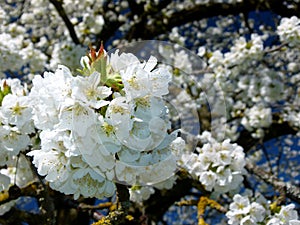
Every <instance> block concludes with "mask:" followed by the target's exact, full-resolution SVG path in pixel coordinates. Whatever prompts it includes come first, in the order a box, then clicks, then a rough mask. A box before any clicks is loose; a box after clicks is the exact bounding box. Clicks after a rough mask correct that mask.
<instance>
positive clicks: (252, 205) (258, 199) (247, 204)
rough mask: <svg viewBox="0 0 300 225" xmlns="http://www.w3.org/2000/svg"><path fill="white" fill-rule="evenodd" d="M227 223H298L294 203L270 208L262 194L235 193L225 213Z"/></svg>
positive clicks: (280, 224) (269, 224)
mask: <svg viewBox="0 0 300 225" xmlns="http://www.w3.org/2000/svg"><path fill="white" fill-rule="evenodd" d="M226 216H227V218H228V219H229V220H228V224H232V225H239V224H243V225H244V224H266V225H275V224H277V225H297V224H300V220H298V214H297V211H296V210H295V205H294V204H289V205H286V206H281V207H280V206H277V207H275V208H273V209H272V208H270V206H269V203H268V201H267V200H266V199H265V198H264V197H263V196H262V195H256V196H254V197H251V196H248V195H244V196H242V195H240V194H236V195H234V197H233V202H232V203H231V204H230V206H229V211H228V212H227V213H226Z"/></svg>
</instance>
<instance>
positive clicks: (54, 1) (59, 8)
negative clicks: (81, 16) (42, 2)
mask: <svg viewBox="0 0 300 225" xmlns="http://www.w3.org/2000/svg"><path fill="white" fill-rule="evenodd" d="M49 1H50V2H51V3H52V4H53V5H54V7H55V9H56V11H57V12H58V14H59V15H60V17H61V18H62V19H63V21H64V22H65V25H66V26H67V29H68V30H69V33H70V36H71V38H72V40H73V42H74V43H75V44H77V45H78V44H80V41H79V39H78V37H77V34H76V32H75V29H74V26H73V24H72V23H71V21H70V20H69V18H68V16H67V14H66V11H65V9H64V8H63V6H62V1H61V0H49Z"/></svg>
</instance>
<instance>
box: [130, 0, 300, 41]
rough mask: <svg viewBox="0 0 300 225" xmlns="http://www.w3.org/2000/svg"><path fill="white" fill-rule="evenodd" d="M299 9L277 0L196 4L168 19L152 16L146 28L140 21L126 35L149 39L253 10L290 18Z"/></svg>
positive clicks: (173, 14)
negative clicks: (270, 12)
mask: <svg viewBox="0 0 300 225" xmlns="http://www.w3.org/2000/svg"><path fill="white" fill-rule="evenodd" d="M299 8H300V7H299V4H296V3H295V7H294V8H288V7H287V6H286V5H284V4H283V1H278V0H266V1H261V0H244V1H242V2H239V3H235V4H226V3H210V4H206V5H204V4H198V5H196V6H195V7H193V8H190V9H182V10H179V11H175V12H174V13H172V14H171V15H170V16H169V17H167V16H166V15H164V14H162V13H157V14H153V19H154V22H153V23H152V24H151V25H147V26H146V24H145V21H143V20H141V21H140V22H139V23H137V24H135V25H134V26H133V27H132V28H131V30H130V31H129V32H128V33H129V34H130V35H129V37H130V39H133V38H142V39H151V38H153V37H155V36H158V35H159V34H162V33H165V32H166V31H170V30H172V28H173V27H176V26H180V25H183V24H186V23H189V22H193V21H198V20H201V19H204V18H212V17H215V16H228V15H238V14H240V13H244V15H245V14H247V13H249V12H251V11H255V10H260V11H272V12H274V13H277V14H278V15H280V16H286V17H290V16H292V15H296V14H299V11H298V10H299ZM165 20H167V23H163V22H162V21H165Z"/></svg>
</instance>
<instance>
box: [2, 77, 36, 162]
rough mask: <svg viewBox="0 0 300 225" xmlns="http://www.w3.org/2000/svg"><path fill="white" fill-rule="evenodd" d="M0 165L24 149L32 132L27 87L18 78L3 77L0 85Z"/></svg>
mask: <svg viewBox="0 0 300 225" xmlns="http://www.w3.org/2000/svg"><path fill="white" fill-rule="evenodd" d="M0 104H1V107H0V121H1V126H0V140H1V142H0V149H1V151H0V166H3V165H7V164H8V163H9V162H10V160H11V159H12V157H13V156H16V155H18V154H19V153H20V151H22V150H25V149H26V148H27V147H28V145H29V144H30V142H31V140H30V134H31V133H34V132H35V130H34V126H33V123H32V120H31V118H32V114H31V112H32V109H31V107H30V99H29V97H28V96H27V87H26V86H22V85H21V82H20V80H19V79H3V80H1V86H0Z"/></svg>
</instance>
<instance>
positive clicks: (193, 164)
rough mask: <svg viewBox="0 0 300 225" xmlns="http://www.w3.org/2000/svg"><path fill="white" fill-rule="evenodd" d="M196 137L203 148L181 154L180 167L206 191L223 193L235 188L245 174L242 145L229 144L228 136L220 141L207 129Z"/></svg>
mask: <svg viewBox="0 0 300 225" xmlns="http://www.w3.org/2000/svg"><path fill="white" fill-rule="evenodd" d="M200 139H201V141H202V143H204V145H203V147H202V148H197V151H198V153H197V154H196V153H191V154H186V155H183V156H182V166H184V167H186V169H187V170H188V171H189V173H190V174H192V175H194V176H196V177H197V178H198V179H199V181H200V183H201V184H202V185H203V186H204V188H205V189H206V190H208V191H214V192H215V193H225V192H228V191H231V190H235V189H237V188H238V187H239V185H240V184H241V182H242V181H243V174H244V173H245V170H244V166H245V154H244V152H243V148H242V147H241V146H239V145H237V144H231V143H230V140H229V139H226V140H224V141H223V142H222V143H220V142H218V141H217V140H215V139H214V138H213V137H212V135H211V134H210V133H209V132H207V131H206V132H204V133H203V134H202V135H201V137H200Z"/></svg>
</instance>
